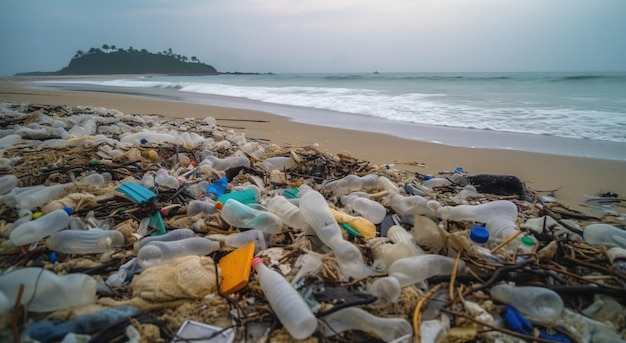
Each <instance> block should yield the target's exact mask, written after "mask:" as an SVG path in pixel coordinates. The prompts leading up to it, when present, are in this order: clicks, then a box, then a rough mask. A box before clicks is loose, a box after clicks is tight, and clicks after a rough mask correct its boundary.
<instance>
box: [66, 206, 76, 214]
mask: <svg viewBox="0 0 626 343" xmlns="http://www.w3.org/2000/svg"><path fill="white" fill-rule="evenodd" d="M63 211H65V213H67V215H68V216H71V215H72V213H74V211H73V210H72V208H71V207H69V206H65V207H63Z"/></svg>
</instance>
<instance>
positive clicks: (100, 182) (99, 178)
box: [78, 172, 113, 187]
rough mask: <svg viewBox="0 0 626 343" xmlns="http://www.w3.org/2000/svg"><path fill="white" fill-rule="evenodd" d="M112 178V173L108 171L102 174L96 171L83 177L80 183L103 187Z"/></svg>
mask: <svg viewBox="0 0 626 343" xmlns="http://www.w3.org/2000/svg"><path fill="white" fill-rule="evenodd" d="M112 179H113V177H112V176H111V173H107V172H105V173H102V174H98V173H94V174H90V175H87V176H85V177H83V178H82V179H80V180H78V183H84V184H87V185H92V186H98V187H102V186H104V185H105V184H106V183H107V182H109V181H111V180H112Z"/></svg>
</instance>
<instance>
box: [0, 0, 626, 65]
mask: <svg viewBox="0 0 626 343" xmlns="http://www.w3.org/2000/svg"><path fill="white" fill-rule="evenodd" d="M103 44H107V45H115V46H116V47H118V48H124V49H128V48H129V47H133V48H135V49H147V50H148V51H151V52H158V51H164V50H167V49H172V50H173V51H174V52H175V53H177V54H180V55H185V56H187V57H189V58H191V56H196V57H197V58H198V59H199V60H200V61H202V62H204V63H206V64H210V65H212V66H214V67H215V68H216V69H217V70H218V71H221V72H228V71H231V72H234V71H241V72H274V73H305V72H328V73H341V72H348V73H354V72H372V71H374V70H378V71H380V72H489V71H495V72H505V71H507V72H516V71H521V72H524V71H626V1H624V0H385V1H383V0H107V1H95V0H94V1H87V0H54V1H51V0H1V1H0V46H1V47H2V48H0V76H8V75H13V74H15V73H18V72H31V71H57V70H60V69H61V68H63V67H65V66H67V64H68V63H69V61H70V59H71V58H72V57H73V56H74V54H75V53H76V52H77V51H78V50H82V51H88V50H89V49H90V48H92V47H96V48H101V47H102V45H103Z"/></svg>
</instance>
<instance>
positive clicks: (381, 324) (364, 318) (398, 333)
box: [320, 307, 413, 342]
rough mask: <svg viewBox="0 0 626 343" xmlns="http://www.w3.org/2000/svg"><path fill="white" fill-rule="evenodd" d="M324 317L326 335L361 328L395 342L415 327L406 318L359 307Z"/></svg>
mask: <svg viewBox="0 0 626 343" xmlns="http://www.w3.org/2000/svg"><path fill="white" fill-rule="evenodd" d="M323 319H324V320H323V321H322V324H321V325H320V331H321V332H322V335H323V336H324V337H331V336H334V335H337V334H339V333H341V332H344V331H347V330H359V331H364V332H367V333H370V334H373V335H374V336H377V337H379V338H380V339H382V340H383V341H385V342H394V341H396V340H397V339H399V338H401V337H404V336H408V335H411V334H412V333H413V328H412V327H411V324H410V323H409V322H408V321H407V320H406V319H403V318H383V317H377V316H375V315H373V314H371V313H369V312H367V311H365V310H363V309H360V308H358V307H348V308H344V309H341V310H338V311H336V312H333V313H331V314H329V315H327V316H325V317H324V318H323Z"/></svg>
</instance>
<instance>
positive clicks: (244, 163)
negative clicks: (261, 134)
mask: <svg viewBox="0 0 626 343" xmlns="http://www.w3.org/2000/svg"><path fill="white" fill-rule="evenodd" d="M199 165H200V166H203V165H208V166H209V167H212V168H213V169H215V170H220V171H221V170H226V169H229V168H234V167H247V168H249V167H250V160H249V159H248V158H247V157H245V156H230V157H225V158H219V157H216V156H207V157H206V159H204V160H202V162H200V164H199Z"/></svg>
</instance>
